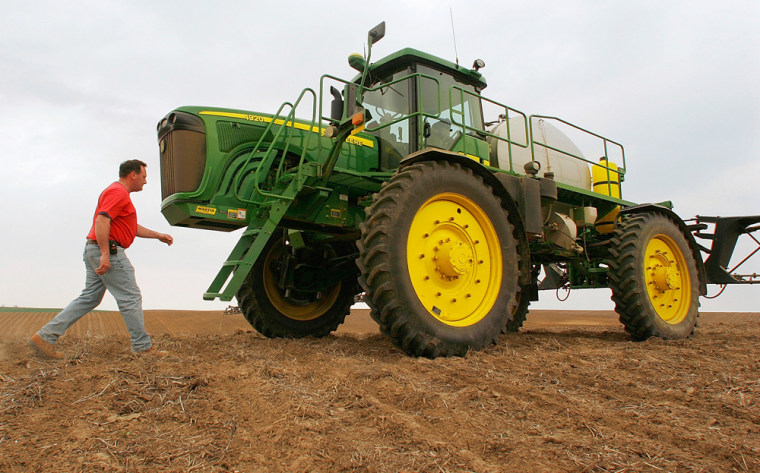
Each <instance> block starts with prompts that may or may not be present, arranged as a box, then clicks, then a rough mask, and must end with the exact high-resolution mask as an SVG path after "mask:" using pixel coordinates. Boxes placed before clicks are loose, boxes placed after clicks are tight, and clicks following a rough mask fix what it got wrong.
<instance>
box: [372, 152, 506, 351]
mask: <svg viewBox="0 0 760 473" xmlns="http://www.w3.org/2000/svg"><path fill="white" fill-rule="evenodd" d="M508 217H509V214H508V212H507V210H505V208H504V207H503V206H502V202H501V199H500V198H499V197H498V196H497V195H496V194H494V192H493V190H492V189H491V188H490V187H489V186H488V185H486V184H485V182H484V181H483V179H482V178H480V177H479V176H477V175H475V174H474V173H473V172H472V171H471V170H469V169H466V168H463V167H462V166H460V165H458V164H451V163H448V162H445V161H444V162H424V163H417V164H413V165H410V166H408V167H405V168H401V169H399V170H398V171H397V172H396V174H395V175H394V176H393V178H392V179H391V180H390V181H389V182H388V183H386V184H385V185H384V186H383V187H382V189H381V190H380V192H379V193H378V194H376V195H375V198H374V202H373V204H372V206H371V207H370V208H369V209H368V210H367V220H366V221H365V222H364V223H363V224H362V225H361V231H362V237H361V239H360V240H359V242H358V244H357V245H358V247H359V260H358V265H359V270H360V273H361V274H360V276H359V282H360V284H361V286H362V287H363V289H364V291H365V292H366V294H365V300H366V302H367V304H368V305H369V306H370V308H371V315H372V317H373V318H374V319H375V320H376V321H377V322H378V324H379V325H380V329H381V331H382V332H383V333H385V334H386V335H388V336H389V337H390V338H391V339H392V340H393V342H394V343H395V344H396V345H397V346H398V347H399V348H401V349H402V350H404V351H405V352H406V353H408V354H410V355H412V356H424V357H428V358H435V357H438V356H451V355H459V356H462V355H464V354H466V353H467V351H468V350H470V349H480V348H483V347H485V346H487V345H489V344H492V343H495V342H496V340H497V338H498V336H499V334H500V333H501V332H502V331H503V330H504V327H506V325H507V321H508V320H509V317H510V316H511V312H510V311H509V310H508V309H509V302H510V300H512V298H513V297H514V295H515V293H516V291H517V276H518V252H517V243H516V240H515V237H514V235H513V227H512V225H511V224H510V223H509V221H508Z"/></svg>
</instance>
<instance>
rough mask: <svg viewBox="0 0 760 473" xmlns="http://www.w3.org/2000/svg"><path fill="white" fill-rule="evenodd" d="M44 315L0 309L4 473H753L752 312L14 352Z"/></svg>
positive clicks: (217, 323)
mask: <svg viewBox="0 0 760 473" xmlns="http://www.w3.org/2000/svg"><path fill="white" fill-rule="evenodd" d="M54 315H55V312H44V311H26V312H0V471H3V472H43V471H44V472H47V471H50V472H53V471H86V472H91V471H93V472H101V471H102V472H111V471H114V472H115V471H124V472H153V471H177V472H185V471H201V472H216V471H240V472H256V471H282V472H312V471H320V472H334V471H361V472H364V471H368V472H465V471H471V472H502V471H504V472H508V471H528V472H533V471H536V472H538V471H572V472H581V471H585V472H592V471H616V472H620V471H636V472H638V471H704V472H713V471H760V314H757V313H749V314H748V313H744V314H703V315H702V317H701V318H700V326H699V327H698V329H697V332H696V334H695V335H694V336H693V337H692V338H691V339H688V340H680V341H663V340H659V339H652V340H648V341H646V342H640V343H638V342H632V341H630V339H629V338H628V336H627V335H626V334H625V332H624V330H623V329H622V327H621V326H620V325H619V324H618V322H617V320H616V317H615V315H614V314H612V313H608V312H543V311H533V312H531V313H530V314H529V316H528V322H527V323H526V325H525V327H524V329H523V330H522V331H521V333H518V334H509V335H504V336H502V337H501V338H500V339H499V343H498V344H497V345H495V346H493V347H491V348H488V349H486V350H483V351H480V352H475V353H471V354H469V355H467V356H466V357H464V358H446V359H437V360H432V361H431V360H427V359H415V358H410V357H407V356H405V355H404V354H403V353H401V352H400V351H399V350H397V349H396V348H395V347H394V346H393V345H392V344H391V343H390V342H389V341H388V340H387V339H386V338H385V337H383V336H381V335H380V334H379V332H378V330H377V328H376V326H375V325H374V323H373V322H372V321H371V320H370V319H369V317H368V314H367V313H366V311H355V312H353V313H352V314H351V315H350V316H349V317H348V319H347V323H346V324H344V325H343V326H342V327H341V329H340V330H339V331H338V332H337V333H335V334H333V335H331V336H329V337H326V338H323V339H305V340H282V339H280V340H269V339H265V338H263V337H261V336H260V335H258V334H256V333H255V332H253V331H252V330H251V329H250V326H249V325H248V324H247V323H246V322H245V321H244V320H243V317H242V316H241V315H240V314H234V315H222V314H221V313H220V312H170V311H148V312H147V313H146V326H147V328H148V331H149V332H150V333H151V334H152V335H153V337H154V343H155V344H156V345H157V347H158V348H160V349H162V350H166V351H168V352H169V354H168V355H166V356H163V357H145V356H144V357H134V356H132V355H131V354H130V351H129V343H128V339H127V336H126V331H125V329H124V325H123V322H122V321H121V319H120V316H119V314H118V313H110V312H101V313H93V314H89V315H87V316H86V317H85V318H83V319H82V320H81V321H79V322H78V323H77V324H76V325H75V326H74V327H72V328H71V329H70V330H69V332H68V333H67V334H66V336H64V337H62V338H61V340H60V341H59V343H58V346H59V347H60V349H61V350H62V351H64V352H65V353H66V358H65V360H62V361H46V360H41V359H38V358H37V357H35V356H34V354H33V353H32V351H31V349H29V348H28V346H27V345H26V341H27V340H28V338H29V337H30V336H31V335H32V334H33V333H34V332H35V331H36V330H37V329H39V327H41V326H42V325H43V324H44V323H45V322H46V321H47V320H49V319H50V318H51V317H53V316H54Z"/></svg>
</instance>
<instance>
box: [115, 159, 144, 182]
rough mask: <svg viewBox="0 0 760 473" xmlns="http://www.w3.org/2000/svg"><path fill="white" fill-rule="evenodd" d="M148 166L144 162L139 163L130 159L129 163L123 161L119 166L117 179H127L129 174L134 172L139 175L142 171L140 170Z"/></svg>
mask: <svg viewBox="0 0 760 473" xmlns="http://www.w3.org/2000/svg"><path fill="white" fill-rule="evenodd" d="M147 167H148V165H147V164H145V163H144V162H142V161H140V160H139V159H130V160H129V161H124V162H123V163H121V165H120V166H119V177H120V178H122V177H127V176H129V174H130V173H131V172H133V171H134V172H136V173H137V174H140V172H141V171H142V168H147Z"/></svg>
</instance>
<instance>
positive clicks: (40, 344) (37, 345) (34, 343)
mask: <svg viewBox="0 0 760 473" xmlns="http://www.w3.org/2000/svg"><path fill="white" fill-rule="evenodd" d="M29 346H30V347H32V348H34V351H36V352H37V354H38V355H41V356H43V357H46V358H50V359H53V360H62V359H63V353H61V352H59V351H57V350H56V349H55V345H53V344H52V343H48V342H46V341H45V340H43V339H42V337H40V336H39V334H36V333H35V334H34V335H32V338H31V339H30V340H29Z"/></svg>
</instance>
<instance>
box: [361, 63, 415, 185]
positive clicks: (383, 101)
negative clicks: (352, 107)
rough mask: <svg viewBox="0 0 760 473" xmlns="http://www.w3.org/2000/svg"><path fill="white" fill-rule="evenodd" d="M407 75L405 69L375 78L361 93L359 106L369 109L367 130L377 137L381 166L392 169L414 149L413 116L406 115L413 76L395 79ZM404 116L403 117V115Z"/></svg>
mask: <svg viewBox="0 0 760 473" xmlns="http://www.w3.org/2000/svg"><path fill="white" fill-rule="evenodd" d="M409 74H410V71H409V70H408V69H404V70H403V71H399V72H396V73H395V74H393V75H390V76H388V77H384V78H382V79H381V80H379V81H376V82H375V83H374V85H373V86H372V89H374V90H371V91H368V92H365V93H364V100H363V103H362V106H363V107H364V108H365V109H366V110H367V111H368V112H369V118H368V121H367V124H366V130H367V132H369V133H371V134H373V135H375V136H376V137H377V138H378V139H379V142H380V143H379V146H380V163H379V164H380V168H381V169H384V170H385V169H394V168H395V167H397V166H398V162H399V161H400V160H401V159H402V158H403V157H404V156H406V155H408V154H409V153H410V152H412V151H413V150H412V149H411V146H412V143H413V142H414V139H413V138H414V137H413V136H411V135H412V134H413V131H412V129H413V125H412V121H411V120H412V119H411V118H408V117H409V115H410V113H412V111H411V110H410V108H409V107H410V106H409V104H410V102H411V100H410V96H411V94H412V90H413V85H412V81H413V78H409V79H405V80H400V81H399V82H395V83H394V81H395V80H398V79H401V78H403V77H406V76H408V75H409ZM405 117H406V118H405Z"/></svg>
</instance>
